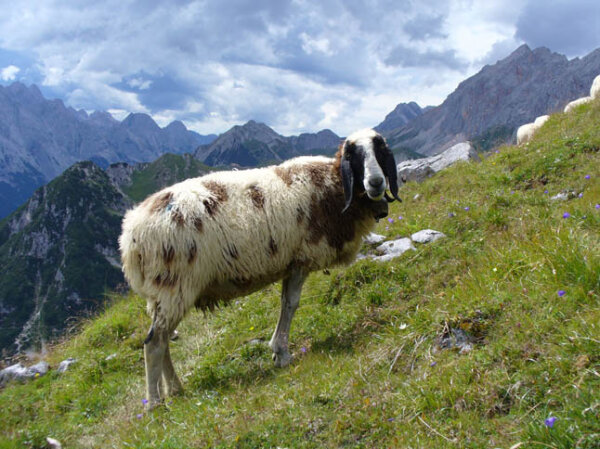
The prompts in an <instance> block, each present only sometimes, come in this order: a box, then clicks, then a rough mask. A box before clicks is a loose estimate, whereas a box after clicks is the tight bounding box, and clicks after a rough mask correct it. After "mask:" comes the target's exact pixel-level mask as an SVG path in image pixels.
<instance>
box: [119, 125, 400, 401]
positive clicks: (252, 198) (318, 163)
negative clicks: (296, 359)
mask: <svg viewBox="0 0 600 449" xmlns="http://www.w3.org/2000/svg"><path fill="white" fill-rule="evenodd" d="M386 178H387V183H386ZM387 187H389V190H390V192H391V194H392V196H393V197H394V198H396V199H398V200H400V199H399V198H398V184H397V174H396V164H395V161H394V156H393V154H392V152H391V151H390V150H389V148H388V147H387V145H386V143H385V140H384V139H383V138H382V137H381V136H380V135H379V134H378V133H376V132H375V131H373V130H370V129H367V130H362V131H358V132H356V133H354V134H352V135H350V136H349V137H348V138H347V139H346V140H345V142H344V143H343V144H342V145H341V146H340V149H339V151H338V152H337V154H336V155H335V157H334V158H326V157H322V156H315V157H299V158H296V159H291V160H289V161H287V162H284V163H282V164H281V165H278V166H272V167H266V168H260V169H252V170H246V171H237V172H232V171H229V172H216V173H212V174H209V175H206V176H204V177H200V178H194V179H188V180H186V181H184V182H181V183H179V184H175V185H173V186H171V187H168V188H166V189H163V190H161V191H160V192H158V193H155V194H153V195H151V196H150V197H148V198H147V199H146V200H145V201H144V202H142V203H141V204H140V205H138V206H137V207H136V208H135V209H133V210H131V211H129V212H128V213H127V214H126V215H125V218H124V220H123V232H122V235H121V237H120V238H119V245H120V250H121V258H122V261H123V271H124V273H125V277H126V279H127V280H128V282H129V284H130V285H131V287H132V289H133V290H134V291H135V292H137V293H138V294H140V295H142V296H144V297H145V298H146V301H147V309H148V313H149V314H150V315H151V316H152V325H151V327H150V330H149V332H148V336H147V337H146V340H145V341H144V358H145V367H146V393H147V399H148V407H149V408H153V407H155V406H156V405H157V404H158V403H159V402H160V400H161V398H162V397H164V396H168V395H173V394H176V393H178V392H180V391H181V390H182V386H181V382H180V381H179V379H178V377H177V375H176V373H175V370H174V368H173V364H172V361H171V356H170V353H169V335H170V333H171V332H172V331H173V330H174V329H175V328H176V327H177V325H178V324H179V322H180V321H181V319H182V318H183V317H184V315H185V314H186V313H187V312H188V311H189V310H190V309H191V308H192V307H193V306H195V307H196V308H199V309H202V310H207V309H209V310H212V309H214V307H215V306H216V305H217V304H218V303H220V302H227V301H229V300H231V299H233V298H236V297H239V296H244V295H247V294H249V293H251V292H253V291H256V290H259V289H260V288H263V287H264V286H266V285H268V284H270V283H272V282H274V281H277V280H279V279H283V284H282V293H281V311H280V316H279V321H278V323H277V327H276V329H275V332H274V334H273V337H272V338H271V341H270V343H269V346H270V347H271V349H272V351H273V359H274V361H275V364H276V366H280V367H282V366H286V365H288V364H289V363H290V361H291V355H290V353H289V351H288V336H289V331H290V325H291V321H292V318H293V315H294V312H295V310H296V308H297V306H298V303H299V300H300V292H301V289H302V285H303V283H304V280H305V279H306V277H307V276H308V274H309V273H310V272H312V271H315V270H321V269H324V268H326V267H329V266H332V265H340V264H348V263H350V262H352V261H353V260H354V259H355V257H356V254H357V252H358V250H359V248H360V246H361V242H362V237H363V236H365V235H367V234H368V233H369V232H370V231H371V230H372V228H373V226H374V224H375V221H376V220H377V219H380V218H383V217H385V216H386V215H387V213H388V206H387V203H388V202H390V201H393V198H391V197H390V196H388V194H387V193H386V188H387ZM161 387H162V390H164V391H163V392H161Z"/></svg>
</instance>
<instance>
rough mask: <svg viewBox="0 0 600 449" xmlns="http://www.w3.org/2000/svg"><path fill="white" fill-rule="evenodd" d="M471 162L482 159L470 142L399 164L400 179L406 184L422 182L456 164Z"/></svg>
mask: <svg viewBox="0 0 600 449" xmlns="http://www.w3.org/2000/svg"><path fill="white" fill-rule="evenodd" d="M470 160H474V161H477V162H479V161H480V160H481V159H480V158H479V155H478V154H477V152H476V151H475V150H474V149H473V147H472V146H471V144H470V143H469V142H461V143H458V144H456V145H454V146H453V147H451V148H448V149H447V150H446V151H444V152H443V153H441V154H438V155H435V156H431V157H427V158H423V159H413V160H410V161H404V162H401V163H399V164H398V167H397V169H398V177H399V178H400V179H402V180H403V181H405V182H406V181H417V182H422V181H424V180H425V179H426V178H429V177H430V176H433V175H434V174H435V173H437V172H438V171H440V170H443V169H444V168H446V167H449V166H450V165H452V164H455V163H456V162H459V161H470Z"/></svg>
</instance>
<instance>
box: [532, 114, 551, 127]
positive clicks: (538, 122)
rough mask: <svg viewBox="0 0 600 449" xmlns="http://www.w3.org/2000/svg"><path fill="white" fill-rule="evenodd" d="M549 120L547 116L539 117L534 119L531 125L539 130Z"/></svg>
mask: <svg viewBox="0 0 600 449" xmlns="http://www.w3.org/2000/svg"><path fill="white" fill-rule="evenodd" d="M549 118H550V116H549V115H540V116H539V117H538V118H536V119H535V121H534V122H533V124H534V125H535V126H536V127H537V129H539V128H541V127H542V126H544V123H546V122H547V121H548V119H549Z"/></svg>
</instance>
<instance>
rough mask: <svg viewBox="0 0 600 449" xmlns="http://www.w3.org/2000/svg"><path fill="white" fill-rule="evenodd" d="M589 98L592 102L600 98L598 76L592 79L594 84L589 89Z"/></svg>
mask: <svg viewBox="0 0 600 449" xmlns="http://www.w3.org/2000/svg"><path fill="white" fill-rule="evenodd" d="M590 97H592V98H593V99H594V100H595V99H596V98H598V97H600V75H598V76H597V77H596V78H594V82H593V83H592V87H591V88H590Z"/></svg>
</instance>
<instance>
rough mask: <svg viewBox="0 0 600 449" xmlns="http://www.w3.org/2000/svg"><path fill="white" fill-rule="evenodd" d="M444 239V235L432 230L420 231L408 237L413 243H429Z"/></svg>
mask: <svg viewBox="0 0 600 449" xmlns="http://www.w3.org/2000/svg"><path fill="white" fill-rule="evenodd" d="M444 237H446V234H444V233H443V232H439V231H434V230H433V229H423V230H422V231H419V232H415V233H414V234H413V235H411V236H410V238H411V240H412V241H413V242H415V243H430V242H435V241H436V240H439V239H441V238H444Z"/></svg>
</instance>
